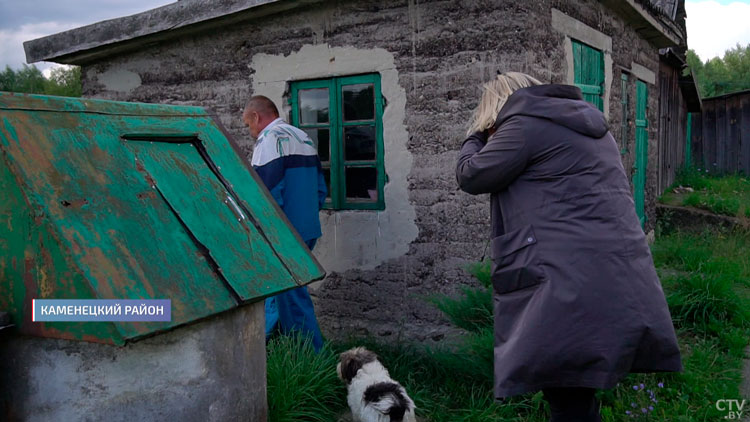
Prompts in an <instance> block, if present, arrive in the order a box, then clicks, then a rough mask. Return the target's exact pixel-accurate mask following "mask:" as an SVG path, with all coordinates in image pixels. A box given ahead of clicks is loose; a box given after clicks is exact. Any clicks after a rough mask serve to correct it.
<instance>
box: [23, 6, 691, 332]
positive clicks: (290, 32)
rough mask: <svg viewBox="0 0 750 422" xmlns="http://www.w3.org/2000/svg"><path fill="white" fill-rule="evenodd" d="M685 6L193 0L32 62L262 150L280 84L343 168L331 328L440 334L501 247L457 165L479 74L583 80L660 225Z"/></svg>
mask: <svg viewBox="0 0 750 422" xmlns="http://www.w3.org/2000/svg"><path fill="white" fill-rule="evenodd" d="M684 18H685V14H684V2H683V1H682V0H679V1H678V0H673V1H667V0H650V1H649V0H600V1H595V0H529V1H511V0H450V1H445V0H440V1H427V0H422V1H419V0H351V1H322V0H320V1H316V0H226V1H213V0H182V1H178V2H175V3H172V4H170V5H167V6H164V7H161V8H158V9H154V10H150V11H147V12H143V13H140V14H137V15H133V16H126V17H122V18H119V19H114V20H110V21H104V22H100V23H96V24H93V25H89V26H86V27H82V28H78V29H74V30H71V31H67V32H63V33H60V34H55V35H51V36H48V37H45V38H41V39H38V40H33V41H29V42H27V43H26V45H25V47H26V52H27V58H28V61H29V62H33V61H39V60H48V61H54V62H58V63H66V64H75V65H80V66H82V74H83V92H84V96H87V97H94V98H103V99H113V100H126V101H142V102H155V103H170V104H189V105H201V106H204V107H208V108H210V109H212V110H213V111H214V112H215V113H217V114H218V116H219V118H220V119H221V121H222V122H223V124H224V125H225V126H226V127H227V129H228V131H229V132H230V133H231V134H232V135H233V136H234V138H235V139H236V140H237V141H238V142H239V143H240V144H241V145H243V148H245V150H246V152H247V153H248V154H249V153H250V152H251V150H252V142H251V140H250V139H249V135H248V134H247V131H246V130H245V128H244V127H243V126H242V122H241V119H240V114H241V110H242V108H243V106H244V103H245V101H246V100H247V99H248V98H249V96H250V95H252V94H263V95H266V96H268V97H270V98H271V99H272V100H274V101H275V102H276V104H277V105H279V106H280V107H282V109H283V114H284V116H285V117H286V118H287V119H288V120H290V121H291V122H292V123H294V124H295V125H298V126H299V127H301V128H303V129H304V130H305V131H307V132H308V133H309V134H310V135H311V137H312V138H313V139H314V140H315V141H316V142H317V145H318V149H319V152H320V156H321V159H322V160H323V161H324V167H325V169H326V170H327V174H328V175H329V178H328V180H329V183H330V189H329V191H330V198H329V200H328V202H327V207H326V209H325V210H323V211H322V212H321V214H320V216H321V221H322V222H323V232H324V234H323V237H322V238H321V239H320V241H319V243H318V246H317V247H316V250H315V254H316V256H317V257H318V258H319V260H320V261H321V263H322V264H323V266H324V267H325V268H326V270H327V272H328V273H329V276H328V277H327V278H326V280H325V281H323V282H321V283H319V285H318V286H316V287H315V288H314V289H313V292H314V296H315V297H316V300H317V302H316V303H317V311H318V315H319V318H320V320H321V324H322V326H323V330H324V333H325V334H327V335H329V336H342V335H347V334H355V335H362V334H366V335H373V336H379V337H384V338H386V339H391V341H394V340H396V339H403V338H410V339H419V340H426V339H434V340H438V339H440V338H443V337H444V336H445V335H446V334H449V333H450V332H451V328H450V326H449V324H447V322H445V320H444V318H443V317H442V316H441V314H440V313H439V312H438V311H437V310H435V309H434V308H433V307H432V306H431V305H429V304H428V303H427V301H426V300H425V299H426V298H427V297H428V296H429V295H431V294H434V293H447V292H454V291H456V289H457V287H458V286H460V285H462V284H466V283H469V282H471V278H470V276H469V275H468V274H467V273H466V271H465V270H464V267H465V266H466V264H468V263H471V262H474V261H477V260H479V259H481V258H482V257H483V256H484V253H485V250H486V245H487V243H488V239H487V233H488V230H487V228H488V224H489V210H488V208H489V207H488V202H487V198H485V197H472V196H470V195H467V194H464V193H462V192H460V191H459V190H458V187H457V184H456V181H455V175H454V174H455V173H454V168H455V167H454V166H455V158H456V155H457V151H458V149H459V146H460V144H461V142H462V140H463V139H464V135H465V131H466V127H467V120H468V118H469V116H470V114H471V112H472V109H473V108H474V107H475V106H476V104H477V102H478V97H479V93H480V85H481V84H482V83H483V82H484V81H486V80H488V79H490V78H492V77H493V76H494V75H496V74H497V72H498V71H510V70H517V71H522V72H526V73H529V74H531V75H533V76H535V77H537V78H539V79H541V80H542V81H545V82H553V83H568V84H577V85H578V86H580V87H581V89H582V90H583V92H584V95H585V97H586V99H587V100H588V101H590V102H592V103H593V104H595V105H596V106H597V107H599V108H600V109H601V110H602V111H603V112H604V114H605V115H606V116H607V118H608V120H609V123H610V127H611V129H612V132H613V134H614V135H615V138H616V139H617V140H618V142H620V146H621V150H622V159H623V163H624V166H625V169H626V171H627V172H628V173H629V176H630V177H631V180H632V182H633V192H634V198H635V206H636V207H637V211H638V213H639V216H641V219H642V222H643V224H644V227H645V230H646V231H650V230H651V229H652V227H653V225H654V200H655V197H656V195H657V192H658V189H659V188H658V183H657V182H658V179H659V172H658V168H659V167H658V164H659V162H660V157H659V153H660V151H661V150H660V147H659V145H658V142H660V141H661V138H660V137H659V133H660V132H659V131H660V125H661V124H662V118H661V117H662V116H661V115H660V114H659V113H660V108H659V104H660V95H661V91H660V84H661V83H662V82H661V80H660V78H659V77H658V75H659V74H660V63H661V62H662V61H663V60H664V59H663V58H661V56H660V49H666V48H669V47H674V48H675V49H676V50H677V51H679V50H680V49H684V47H685V45H686V31H685V23H684ZM666 112H667V113H669V112H670V109H666ZM674 118H675V119H682V118H684V117H680V116H675V117H674ZM670 136H673V137H676V136H678V135H670ZM665 137H667V135H665ZM665 139H666V138H665ZM675 139H676V138H675ZM683 141H684V138H683Z"/></svg>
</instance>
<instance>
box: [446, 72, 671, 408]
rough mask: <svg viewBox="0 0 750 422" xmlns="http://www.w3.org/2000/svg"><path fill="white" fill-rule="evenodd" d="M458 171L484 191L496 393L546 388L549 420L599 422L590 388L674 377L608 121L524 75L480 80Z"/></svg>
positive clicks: (661, 307) (475, 190)
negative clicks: (665, 374)
mask: <svg viewBox="0 0 750 422" xmlns="http://www.w3.org/2000/svg"><path fill="white" fill-rule="evenodd" d="M469 133H470V136H469V138H468V139H467V140H466V141H465V142H464V144H463V146H462V147H461V153H460V154H459V159H458V165H457V169H456V174H457V177H458V183H459V185H460V186H461V189H462V190H464V191H466V192H468V193H470V194H474V195H477V194H482V193H489V194H490V204H491V221H492V224H491V226H492V228H491V230H492V233H491V257H492V283H493V287H494V314H495V351H494V353H495V396H496V397H498V398H502V397H508V396H513V395H517V394H522V393H527V392H533V391H539V390H542V391H543V392H544V396H545V398H546V399H547V401H548V402H549V404H550V409H551V411H552V418H551V421H552V422H558V421H560V422H562V421H576V422H579V421H599V420H600V416H599V404H598V403H597V401H596V398H595V396H594V393H595V391H596V389H608V388H612V387H614V386H615V385H616V384H617V382H618V381H620V380H621V379H622V378H623V377H624V376H625V375H626V374H627V373H628V372H658V371H680V370H682V365H681V362H680V352H679V349H678V347H677V339H676V336H675V332H674V327H673V326H672V320H671V318H670V315H669V310H668V308H667V303H666V300H665V298H664V293H663V291H662V289H661V284H660V283H659V279H658V278H657V275H656V272H655V270H654V265H653V261H652V258H651V253H650V251H649V248H648V245H647V243H646V237H645V235H644V234H643V230H641V227H640V223H639V220H638V217H637V216H636V213H635V206H634V203H633V199H632V194H631V191H630V184H629V183H628V179H627V176H626V174H625V170H624V169H623V167H622V163H621V161H620V152H619V150H618V148H617V145H616V143H615V140H614V138H613V137H612V135H611V134H610V133H609V130H608V128H607V123H606V121H605V119H604V115H603V114H602V113H601V112H600V111H599V110H597V109H596V108H594V107H593V106H591V105H590V104H588V103H587V102H585V101H583V98H582V96H581V91H580V90H579V89H578V88H577V87H574V86H568V85H542V84H541V83H540V82H539V81H538V80H536V79H534V78H532V77H530V76H528V75H524V74H522V73H515V72H511V73H505V74H502V75H498V77H497V78H496V79H495V80H493V81H491V82H489V83H487V84H485V86H484V91H483V94H482V99H481V101H480V103H479V106H478V107H477V110H476V112H475V113H474V117H473V121H472V123H471V128H470V130H469Z"/></svg>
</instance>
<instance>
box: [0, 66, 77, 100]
mask: <svg viewBox="0 0 750 422" xmlns="http://www.w3.org/2000/svg"><path fill="white" fill-rule="evenodd" d="M0 91H8V92H22V93H26V94H46V95H61V96H66V97H80V96H81V68H80V67H77V66H73V67H70V68H65V67H58V68H55V69H52V71H51V73H50V77H49V79H47V78H45V77H44V75H43V74H42V72H41V71H40V70H39V69H38V68H37V67H36V66H34V65H32V66H29V65H27V64H24V65H23V68H21V69H19V70H13V69H11V68H10V66H5V70H4V71H3V72H0Z"/></svg>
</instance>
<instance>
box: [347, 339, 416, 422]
mask: <svg viewBox="0 0 750 422" xmlns="http://www.w3.org/2000/svg"><path fill="white" fill-rule="evenodd" d="M336 372H337V373H338V375H339V378H341V380H342V381H344V382H345V383H346V387H347V390H348V394H347V402H348V403H349V408H350V409H351V410H352V417H353V419H354V422H416V419H415V418H414V402H413V401H412V400H411V398H409V396H408V395H407V394H406V390H404V387H402V386H401V384H399V383H397V382H396V381H394V380H393V379H391V376H390V375H389V374H388V370H387V369H385V367H383V365H382V364H381V363H380V362H379V361H378V356H377V355H376V354H375V353H373V352H371V351H369V350H367V349H365V348H364V347H357V348H354V349H351V350H347V351H346V352H344V353H342V354H341V356H340V362H339V364H338V365H337V367H336Z"/></svg>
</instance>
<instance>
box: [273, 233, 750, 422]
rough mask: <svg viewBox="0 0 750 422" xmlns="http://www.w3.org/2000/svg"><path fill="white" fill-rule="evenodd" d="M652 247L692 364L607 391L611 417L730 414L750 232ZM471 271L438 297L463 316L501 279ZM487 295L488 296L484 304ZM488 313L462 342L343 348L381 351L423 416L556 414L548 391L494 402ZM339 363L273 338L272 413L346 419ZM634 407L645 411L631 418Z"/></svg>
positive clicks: (525, 421)
mask: <svg viewBox="0 0 750 422" xmlns="http://www.w3.org/2000/svg"><path fill="white" fill-rule="evenodd" d="M652 253H653V256H654V262H655V263H656V265H657V267H658V269H659V271H660V272H661V273H667V274H669V275H668V276H664V277H662V281H663V285H664V291H665V293H666V295H667V296H668V298H669V305H670V311H671V313H672V315H673V317H674V319H675V323H676V325H677V326H678V332H677V333H678V339H679V342H680V348H681V351H682V359H683V365H684V367H685V370H684V372H682V373H675V374H631V375H629V376H628V377H627V378H626V379H625V380H624V381H622V382H621V383H620V384H619V385H618V386H617V387H616V388H614V389H611V390H607V391H601V392H599V398H600V400H601V402H602V408H601V414H602V421H604V422H625V421H631V420H634V419H635V420H640V421H654V422H655V421H660V422H661V421H673V422H692V421H696V420H706V421H709V420H720V419H722V418H723V417H724V416H725V415H723V414H721V413H720V412H719V411H717V410H716V406H715V403H716V400H717V398H735V397H737V398H738V397H739V389H738V387H739V385H740V382H741V373H742V361H743V357H744V350H745V347H746V346H747V341H748V338H750V328H749V327H748V321H749V320H750V319H748V314H747V312H748V311H747V310H748V309H750V234H749V233H747V232H745V231H736V232H731V233H722V232H710V231H707V232H705V233H702V234H695V233H682V232H679V231H676V232H674V233H673V234H671V235H668V236H660V237H659V238H657V240H656V243H655V244H654V245H653V248H652ZM470 272H471V273H472V274H475V275H477V276H479V277H484V278H485V281H483V282H480V283H477V285H476V286H473V287H469V288H466V289H463V290H461V291H460V294H459V295H458V297H455V298H452V300H447V299H446V298H442V299H440V298H438V300H439V301H441V303H451V305H450V306H449V308H450V312H452V313H454V314H458V313H460V309H461V307H464V310H465V311H466V312H467V313H468V314H475V313H476V310H477V309H483V310H487V309H489V306H490V304H491V296H490V295H489V294H488V293H489V292H490V291H491V285H490V284H489V282H487V281H486V280H489V278H488V276H489V263H488V262H485V263H482V264H477V265H473V266H471V268H470ZM480 292H484V293H482V294H480ZM481 300H485V301H486V303H485V304H484V305H481V306H478V304H479V303H480V302H481ZM483 312H484V311H483ZM484 315H485V318H482V319H478V318H467V319H466V320H468V321H471V323H468V324H465V325H466V326H467V327H468V328H469V329H468V332H467V333H466V335H465V336H463V337H462V339H461V341H460V343H458V344H442V345H439V346H437V347H436V346H420V345H412V344H403V343H401V344H397V345H391V346H388V345H380V344H377V343H374V342H372V341H366V340H365V341H363V340H361V339H360V340H356V341H352V342H350V343H349V344H339V345H337V346H336V351H343V350H346V349H348V348H349V347H353V346H362V345H364V346H366V347H368V348H369V349H371V350H373V351H375V352H376V353H378V355H379V357H380V360H381V361H382V362H383V363H384V364H385V365H386V367H388V369H389V371H390V373H391V376H392V377H393V378H394V379H396V380H398V381H399V382H400V383H401V384H403V385H404V387H405V388H406V389H407V391H408V392H409V394H410V396H411V397H412V399H414V401H415V403H416V405H417V416H418V417H419V419H420V420H423V421H430V422H475V421H476V422H480V421H481V422H485V421H490V422H500V421H517V422H543V421H547V420H548V410H547V409H546V404H545V402H544V400H543V396H542V394H541V393H537V394H528V395H524V396H520V397H515V398H513V399H510V400H506V401H504V402H502V403H498V402H496V401H495V400H494V399H493V393H492V379H493V367H494V362H493V344H494V338H493V328H492V323H491V320H490V319H489V318H486V315H487V314H484ZM450 318H451V319H452V320H453V319H454V318H455V316H451V317H450ZM479 321H481V322H479ZM336 363H337V358H336V354H335V353H334V352H333V351H332V350H331V349H330V347H326V348H324V350H323V351H322V352H321V353H320V354H319V355H315V354H314V353H313V352H312V349H311V348H310V346H309V345H307V344H301V343H300V341H299V340H296V339H288V338H283V337H282V338H278V339H276V340H273V341H272V342H271V343H270V344H269V347H268V397H269V407H270V419H269V420H270V421H271V422H277V421H283V422H288V421H324V420H325V421H331V422H333V421H338V420H341V419H340V418H339V417H340V416H341V415H343V414H344V413H346V411H347V406H346V403H345V396H346V392H345V389H344V386H343V383H342V382H341V381H339V380H338V379H337V378H336V375H335V366H336ZM660 384H661V385H662V386H660ZM641 385H643V387H641ZM634 387H635V388H634ZM652 399H653V400H656V401H655V402H654V401H652ZM633 403H635V404H636V407H633ZM650 407H653V410H652V409H650ZM644 408H645V409H646V412H642V410H641V409H644ZM634 409H636V410H637V411H638V412H640V413H637V414H634V415H633V416H632V417H631V414H633V413H632V412H633V410H634ZM626 412H631V414H627V413H626Z"/></svg>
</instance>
